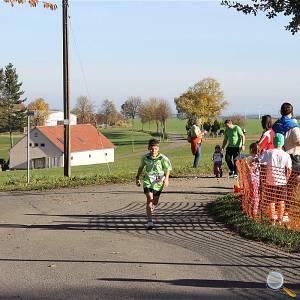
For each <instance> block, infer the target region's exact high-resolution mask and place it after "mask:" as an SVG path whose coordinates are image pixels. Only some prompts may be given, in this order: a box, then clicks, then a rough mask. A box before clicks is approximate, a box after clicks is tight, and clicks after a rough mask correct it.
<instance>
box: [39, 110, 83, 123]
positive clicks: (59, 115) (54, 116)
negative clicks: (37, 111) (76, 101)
mask: <svg viewBox="0 0 300 300" xmlns="http://www.w3.org/2000/svg"><path fill="white" fill-rule="evenodd" d="M63 120H64V113H63V112H62V111H57V112H52V113H49V116H48V118H47V119H46V121H45V126H56V125H57V122H58V121H63ZM76 124H77V116H76V115H74V114H70V125H76Z"/></svg>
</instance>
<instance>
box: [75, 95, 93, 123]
mask: <svg viewBox="0 0 300 300" xmlns="http://www.w3.org/2000/svg"><path fill="white" fill-rule="evenodd" d="M72 113H74V114H75V115H76V116H77V120H78V123H79V124H92V123H95V106H94V104H93V102H91V101H90V100H89V99H88V97H86V96H80V97H78V98H77V103H76V105H75V108H74V109H73V110H72Z"/></svg>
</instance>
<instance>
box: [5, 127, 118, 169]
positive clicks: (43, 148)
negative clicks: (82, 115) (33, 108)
mask: <svg viewBox="0 0 300 300" xmlns="http://www.w3.org/2000/svg"><path fill="white" fill-rule="evenodd" d="M70 137H71V141H70V144H71V148H70V149H71V157H70V158H71V166H80V165H92V164H101V163H108V162H113V161H114V150H115V146H114V145H113V143H112V142H111V141H110V140H109V139H107V138H106V137H105V136H103V135H102V134H101V133H100V132H99V131H98V130H97V129H96V128H95V127H94V126H93V125H90V124H79V125H71V126H70ZM29 147H30V167H31V168H33V169H38V168H55V167H63V165H64V154H63V151H64V126H63V125H57V126H38V127H35V128H34V129H32V130H31V131H30V140H29ZM9 168H10V169H26V168H27V136H24V137H23V138H22V139H21V140H20V141H19V142H18V143H17V144H16V145H15V146H13V147H12V148H11V150H10V160H9Z"/></svg>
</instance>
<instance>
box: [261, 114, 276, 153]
mask: <svg viewBox="0 0 300 300" xmlns="http://www.w3.org/2000/svg"><path fill="white" fill-rule="evenodd" d="M261 126H262V128H263V129H264V130H263V132H262V135H261V137H260V139H259V141H258V145H259V151H260V154H262V153H263V152H264V151H265V150H270V149H273V148H274V144H273V140H274V131H273V129H272V117H271V116H270V115H265V116H262V118H261Z"/></svg>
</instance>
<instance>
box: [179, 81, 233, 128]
mask: <svg viewBox="0 0 300 300" xmlns="http://www.w3.org/2000/svg"><path fill="white" fill-rule="evenodd" d="M174 101H175V104H176V109H177V111H178V114H179V115H180V116H181V117H182V118H185V119H188V123H193V122H194V121H195V120H196V119H197V118H201V119H202V121H203V122H206V121H208V120H209V119H211V118H216V117H218V116H219V115H220V114H221V112H222V110H223V109H224V108H225V107H226V106H227V104H228V103H227V101H225V100H224V93H223V91H222V90H221V87H220V84H219V82H218V81H217V80H216V79H214V78H204V79H203V80H201V81H199V82H197V83H196V84H195V85H194V86H192V87H190V88H189V89H188V90H187V91H186V92H184V93H183V94H182V95H181V96H179V97H178V98H175V99H174Z"/></svg>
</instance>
